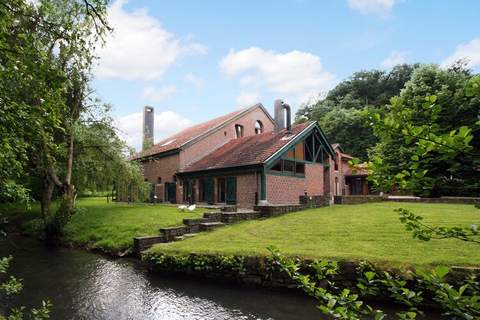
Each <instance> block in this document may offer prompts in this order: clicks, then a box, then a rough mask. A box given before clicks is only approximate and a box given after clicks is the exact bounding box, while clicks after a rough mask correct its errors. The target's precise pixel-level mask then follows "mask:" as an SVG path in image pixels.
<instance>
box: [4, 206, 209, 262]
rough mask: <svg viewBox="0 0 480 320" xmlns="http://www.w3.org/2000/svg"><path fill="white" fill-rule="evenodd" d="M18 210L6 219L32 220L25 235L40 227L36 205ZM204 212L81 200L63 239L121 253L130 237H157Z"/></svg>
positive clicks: (131, 239)
mask: <svg viewBox="0 0 480 320" xmlns="http://www.w3.org/2000/svg"><path fill="white" fill-rule="evenodd" d="M20 211H21V210H19V209H18V208H17V210H10V214H9V217H10V218H13V219H19V217H20V216H23V218H24V220H31V219H34V221H30V222H28V223H27V228H26V231H27V233H34V232H35V230H33V229H38V228H42V227H41V225H39V220H38V218H39V211H40V209H39V206H38V205H34V206H32V209H31V210H29V211H27V212H25V211H24V210H23V212H20ZM204 211H205V210H204V209H197V210H195V211H194V212H179V211H178V210H177V208H176V207H175V206H165V205H149V204H127V203H107V202H106V200H105V198H82V199H79V201H78V202H77V212H76V213H75V215H74V216H73V217H72V220H71V221H70V222H69V223H68V224H67V226H66V228H65V232H66V240H67V241H71V242H73V243H75V244H79V245H83V246H87V247H90V248H100V249H103V250H107V251H115V252H119V251H124V250H126V249H128V248H129V247H131V246H132V245H133V237H135V236H146V235H158V234H159V229H160V228H162V227H170V226H176V225H181V224H182V220H183V218H196V217H201V216H202V215H203V212H204ZM35 218H37V219H35ZM32 225H33V226H32Z"/></svg>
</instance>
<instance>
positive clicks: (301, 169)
mask: <svg viewBox="0 0 480 320" xmlns="http://www.w3.org/2000/svg"><path fill="white" fill-rule="evenodd" d="M295 173H296V174H305V163H298V162H297V163H296V164H295Z"/></svg>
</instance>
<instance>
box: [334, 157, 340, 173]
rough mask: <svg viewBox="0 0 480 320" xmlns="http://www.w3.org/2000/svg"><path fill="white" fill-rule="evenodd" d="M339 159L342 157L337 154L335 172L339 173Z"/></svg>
mask: <svg viewBox="0 0 480 320" xmlns="http://www.w3.org/2000/svg"><path fill="white" fill-rule="evenodd" d="M338 158H340V155H339V154H338V153H337V156H336V157H335V171H338Z"/></svg>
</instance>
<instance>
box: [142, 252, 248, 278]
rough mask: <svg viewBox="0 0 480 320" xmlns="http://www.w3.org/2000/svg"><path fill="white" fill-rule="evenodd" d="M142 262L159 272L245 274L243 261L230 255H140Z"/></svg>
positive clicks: (239, 257)
mask: <svg viewBox="0 0 480 320" xmlns="http://www.w3.org/2000/svg"><path fill="white" fill-rule="evenodd" d="M142 260H144V261H148V262H149V263H151V264H152V265H154V266H155V268H158V269H160V270H176V271H186V270H194V271H197V272H198V271H200V272H224V273H234V274H237V275H241V274H244V273H245V261H244V257H241V256H230V255H196V254H188V255H182V254H152V253H148V252H147V253H146V254H144V255H142Z"/></svg>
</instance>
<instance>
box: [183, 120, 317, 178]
mask: <svg viewBox="0 0 480 320" xmlns="http://www.w3.org/2000/svg"><path fill="white" fill-rule="evenodd" d="M311 123H312V122H305V123H301V124H297V125H294V126H293V127H292V132H291V133H289V132H287V131H286V130H282V131H280V132H278V133H275V132H265V133H262V134H257V135H253V136H248V137H244V138H240V139H234V140H231V141H230V142H228V143H226V144H225V145H223V146H222V147H220V148H218V149H217V150H215V151H213V152H212V153H210V154H209V155H207V156H205V157H204V158H202V159H200V160H199V161H197V162H195V163H193V164H191V165H189V166H188V167H186V168H185V169H183V170H182V172H194V171H203V170H213V169H222V168H230V167H239V166H247V165H253V164H260V163H263V162H265V160H267V159H268V158H269V157H270V156H271V155H273V154H274V153H275V152H277V151H278V150H279V149H281V148H282V147H283V146H285V145H286V144H288V143H289V142H290V141H291V140H292V139H293V138H294V137H295V136H297V135H298V134H299V133H301V132H302V131H303V130H304V129H305V128H307V127H308V126H309V125H310V124H311Z"/></svg>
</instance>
